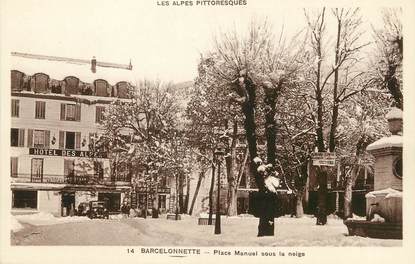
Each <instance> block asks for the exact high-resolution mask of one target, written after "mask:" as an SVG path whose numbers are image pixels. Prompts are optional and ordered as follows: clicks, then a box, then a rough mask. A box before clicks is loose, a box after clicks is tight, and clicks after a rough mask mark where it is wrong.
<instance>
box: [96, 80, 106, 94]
mask: <svg viewBox="0 0 415 264" xmlns="http://www.w3.org/2000/svg"><path fill="white" fill-rule="evenodd" d="M94 85H95V95H96V96H108V83H107V81H105V80H96V81H95V82H94Z"/></svg>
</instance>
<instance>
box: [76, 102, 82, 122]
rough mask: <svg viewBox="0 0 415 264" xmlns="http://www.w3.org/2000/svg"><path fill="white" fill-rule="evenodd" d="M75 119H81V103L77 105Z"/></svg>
mask: <svg viewBox="0 0 415 264" xmlns="http://www.w3.org/2000/svg"><path fill="white" fill-rule="evenodd" d="M75 121H81V105H80V104H77V105H76V106H75Z"/></svg>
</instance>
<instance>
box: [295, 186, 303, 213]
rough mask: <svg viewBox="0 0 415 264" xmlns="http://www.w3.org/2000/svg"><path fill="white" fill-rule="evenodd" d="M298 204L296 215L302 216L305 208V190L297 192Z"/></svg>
mask: <svg viewBox="0 0 415 264" xmlns="http://www.w3.org/2000/svg"><path fill="white" fill-rule="evenodd" d="M296 201H297V202H296V206H295V217H297V218H300V217H303V214H304V209H303V192H302V191H301V192H297V194H296Z"/></svg>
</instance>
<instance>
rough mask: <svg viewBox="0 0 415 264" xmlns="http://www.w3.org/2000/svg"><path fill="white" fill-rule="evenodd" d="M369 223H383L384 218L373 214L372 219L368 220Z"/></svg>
mask: <svg viewBox="0 0 415 264" xmlns="http://www.w3.org/2000/svg"><path fill="white" fill-rule="evenodd" d="M370 221H371V222H379V223H385V218H383V217H382V216H380V215H378V214H375V215H374V216H373V219H372V220H370Z"/></svg>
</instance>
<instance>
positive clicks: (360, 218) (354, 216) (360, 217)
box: [347, 214, 366, 221]
mask: <svg viewBox="0 0 415 264" xmlns="http://www.w3.org/2000/svg"><path fill="white" fill-rule="evenodd" d="M347 219H353V220H364V221H366V217H365V216H358V215H355V214H353V215H352V217H349V218H347Z"/></svg>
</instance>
